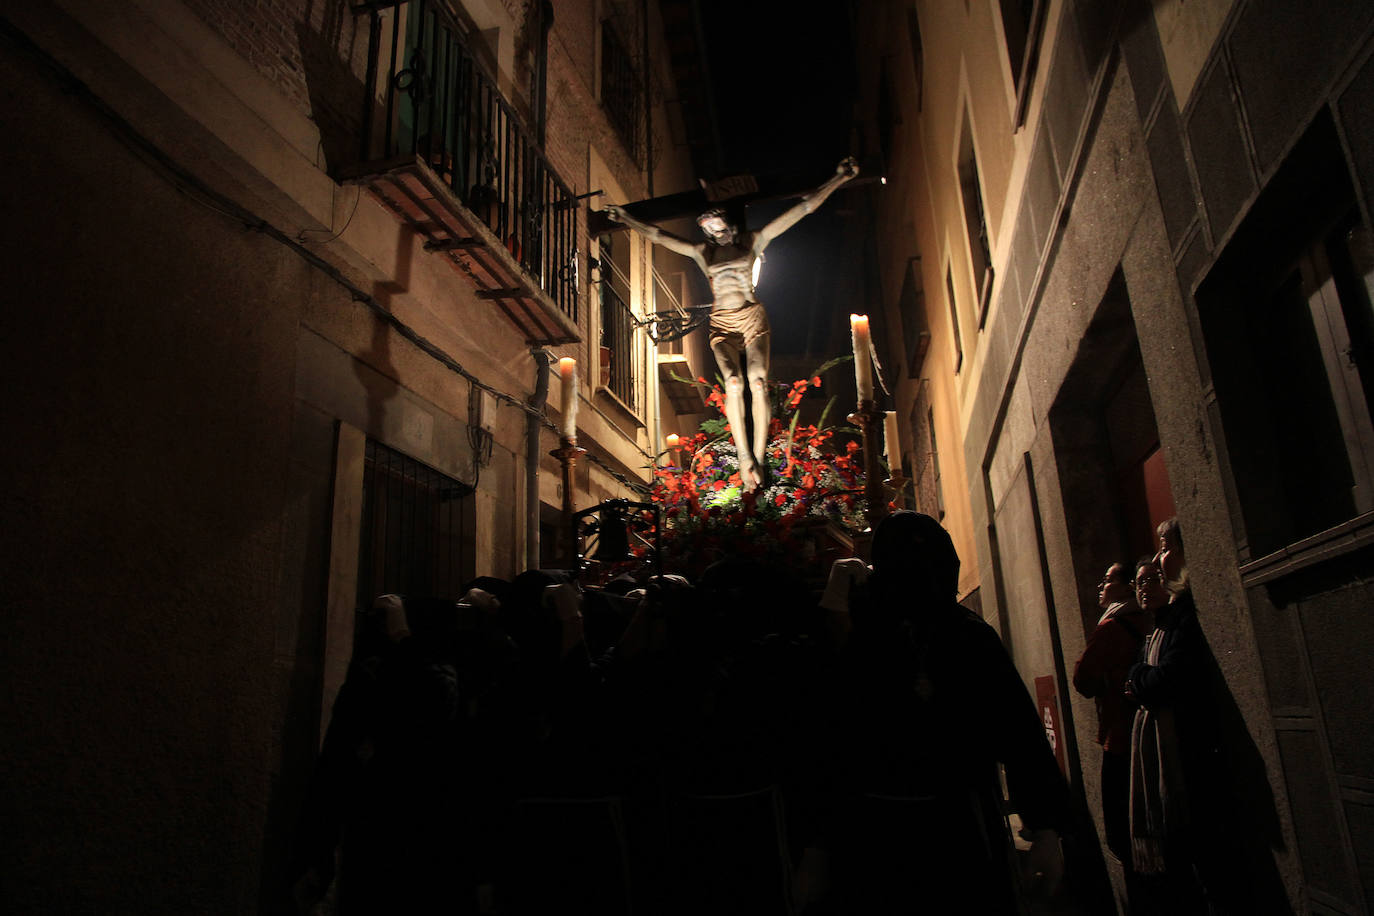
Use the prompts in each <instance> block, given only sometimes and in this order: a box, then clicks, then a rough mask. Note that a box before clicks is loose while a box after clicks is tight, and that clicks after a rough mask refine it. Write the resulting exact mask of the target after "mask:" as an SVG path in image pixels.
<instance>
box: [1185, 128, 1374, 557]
mask: <svg viewBox="0 0 1374 916" xmlns="http://www.w3.org/2000/svg"><path fill="white" fill-rule="evenodd" d="M1371 288H1374V239H1371V234H1370V231H1369V227H1368V226H1366V225H1365V224H1364V222H1363V220H1362V219H1361V217H1360V215H1359V211H1358V209H1357V207H1356V204H1355V195H1354V189H1353V186H1352V184H1351V181H1350V177H1349V172H1348V170H1347V168H1346V164H1345V161H1344V158H1343V156H1342V153H1341V146H1340V142H1339V140H1338V138H1337V136H1336V132H1335V128H1334V125H1333V124H1332V123H1331V120H1330V118H1329V117H1327V116H1322V117H1319V118H1318V120H1317V121H1316V122H1314V124H1313V126H1312V127H1311V128H1309V130H1308V132H1307V134H1306V135H1305V136H1304V137H1303V139H1302V140H1301V141H1300V142H1299V143H1298V145H1297V146H1296V147H1295V148H1294V150H1293V152H1292V153H1291V154H1290V156H1289V158H1288V160H1287V161H1285V163H1284V165H1283V166H1282V167H1281V168H1280V169H1279V172H1278V173H1277V174H1276V175H1275V176H1274V178H1273V180H1272V181H1271V182H1270V183H1269V186H1268V187H1267V188H1266V189H1265V191H1264V192H1263V194H1261V196H1260V198H1259V199H1258V200H1257V201H1256V203H1255V205H1254V207H1253V208H1252V210H1251V212H1250V214H1249V215H1248V216H1247V217H1246V219H1245V221H1244V222H1243V223H1242V225H1241V227H1240V229H1239V230H1238V231H1237V233H1236V235H1235V237H1234V238H1233V239H1232V241H1231V243H1230V244H1228V246H1227V248H1226V251H1225V252H1223V254H1222V256H1221V258H1220V259H1219V260H1218V262H1217V264H1216V266H1215V267H1214V268H1213V269H1212V271H1211V272H1210V273H1209V275H1208V277H1207V279H1206V280H1205V281H1204V282H1203V284H1202V285H1201V286H1200V287H1199V288H1198V292H1197V300H1198V313H1199V316H1200V318H1201V320H1202V327H1203V337H1204V340H1205V343H1206V347H1207V356H1208V361H1209V364H1210V368H1211V373H1212V385H1213V391H1214V394H1215V409H1216V410H1217V411H1218V412H1219V415H1220V419H1221V425H1222V429H1223V430H1224V432H1225V439H1226V447H1227V452H1228V455H1229V465H1230V471H1231V475H1232V480H1233V483H1234V485H1235V493H1236V498H1237V500H1238V502H1239V503H1240V509H1241V515H1242V516H1243V519H1244V531H1243V532H1242V533H1239V537H1238V540H1239V542H1240V549H1241V554H1242V557H1244V558H1250V557H1262V556H1265V555H1267V554H1271V553H1273V552H1275V551H1277V550H1279V549H1281V548H1283V547H1286V546H1288V545H1290V544H1292V543H1294V542H1296V541H1299V540H1301V539H1303V538H1306V537H1310V536H1312V535H1315V534H1318V533H1320V532H1322V531H1325V530H1327V529H1330V528H1333V527H1335V526H1337V525H1339V524H1341V523H1343V522H1346V521H1349V520H1351V519H1353V518H1355V517H1356V516H1358V515H1361V514H1363V513H1367V512H1370V511H1371V510H1374V494H1372V493H1371V482H1372V481H1374V421H1371V416H1370V409H1369V408H1370V404H1371V403H1372V402H1374V312H1371V302H1370V299H1371V295H1370V290H1371Z"/></svg>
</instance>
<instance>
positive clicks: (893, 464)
mask: <svg viewBox="0 0 1374 916" xmlns="http://www.w3.org/2000/svg"><path fill="white" fill-rule="evenodd" d="M883 455H884V456H886V458H887V467H888V470H890V471H895V470H897V468H899V467H901V466H902V440H901V439H900V438H898V435H897V411H895V410H889V411H887V416H885V417H883Z"/></svg>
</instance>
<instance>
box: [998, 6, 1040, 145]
mask: <svg viewBox="0 0 1374 916" xmlns="http://www.w3.org/2000/svg"><path fill="white" fill-rule="evenodd" d="M998 2H999V4H1000V6H1001V12H1002V35H1003V37H1004V38H1005V39H1006V43H1007V58H1008V61H1009V63H1010V64H1011V79H1012V86H1013V88H1014V89H1015V90H1016V112H1015V126H1016V127H1018V128H1019V127H1020V126H1021V125H1022V124H1024V123H1025V121H1026V107H1027V104H1028V102H1029V100H1030V82H1031V77H1032V76H1033V75H1034V74H1035V65H1036V63H1037V62H1038V60H1039V57H1040V32H1041V30H1042V29H1043V28H1044V24H1045V6H1046V3H1045V0H998Z"/></svg>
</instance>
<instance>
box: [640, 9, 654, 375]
mask: <svg viewBox="0 0 1374 916" xmlns="http://www.w3.org/2000/svg"><path fill="white" fill-rule="evenodd" d="M639 18H640V22H641V24H642V25H643V29H642V30H641V40H642V42H643V48H644V171H646V172H647V173H648V178H647V179H646V183H647V185H648V188H647V190H648V192H649V196H650V197H653V196H654V100H653V95H652V92H651V89H652V88H653V84H652V82H651V80H650V73H649V0H643V2H642V3H641V4H640V15H639ZM651 282H652V281H651ZM654 371H655V372H657V371H658V369H657V368H655V369H654Z"/></svg>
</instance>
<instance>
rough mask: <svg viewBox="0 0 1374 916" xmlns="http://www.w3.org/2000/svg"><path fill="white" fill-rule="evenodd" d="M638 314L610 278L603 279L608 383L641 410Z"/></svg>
mask: <svg viewBox="0 0 1374 916" xmlns="http://www.w3.org/2000/svg"><path fill="white" fill-rule="evenodd" d="M634 330H635V316H634V313H633V312H632V311H630V307H629V306H628V305H626V304H625V301H624V300H623V299H621V298H620V296H619V294H617V293H616V291H615V288H614V287H613V286H612V284H611V281H610V280H608V279H607V280H602V281H601V346H602V347H604V348H606V349H607V350H609V351H610V357H611V377H610V381H609V382H608V383H607V385H606V387H608V388H609V389H610V390H611V393H612V394H614V395H615V396H616V397H617V398H619V399H620V402H621V403H622V404H624V405H625V406H626V407H628V408H630V410H631V411H633V412H634V413H635V414H636V415H638V413H639V398H638V396H637V395H638V387H637V386H636V385H635V371H634V367H635V363H634V358H635V346H634V343H635V339H634Z"/></svg>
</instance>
